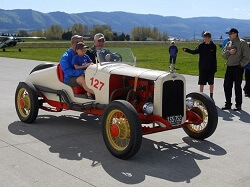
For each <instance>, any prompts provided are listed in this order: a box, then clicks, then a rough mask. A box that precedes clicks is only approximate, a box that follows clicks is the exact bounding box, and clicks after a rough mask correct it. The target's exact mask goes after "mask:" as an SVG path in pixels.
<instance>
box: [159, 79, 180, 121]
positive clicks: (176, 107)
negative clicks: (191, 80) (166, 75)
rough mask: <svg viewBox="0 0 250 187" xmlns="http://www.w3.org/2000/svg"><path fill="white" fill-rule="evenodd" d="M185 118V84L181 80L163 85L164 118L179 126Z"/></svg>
mask: <svg viewBox="0 0 250 187" xmlns="http://www.w3.org/2000/svg"><path fill="white" fill-rule="evenodd" d="M183 116H184V83H183V81H181V80H175V81H172V80H171V81H166V82H164V83H163V96H162V117H163V118H164V119H167V120H168V121H169V122H170V123H171V124H172V125H179V124H180V123H181V120H182V118H183Z"/></svg>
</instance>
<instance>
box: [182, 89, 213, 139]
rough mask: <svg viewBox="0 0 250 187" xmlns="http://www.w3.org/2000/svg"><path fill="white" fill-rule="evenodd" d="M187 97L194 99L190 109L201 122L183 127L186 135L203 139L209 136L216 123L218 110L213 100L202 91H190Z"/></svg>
mask: <svg viewBox="0 0 250 187" xmlns="http://www.w3.org/2000/svg"><path fill="white" fill-rule="evenodd" d="M187 97H191V98H193V99H194V107H193V108H192V109H191V111H193V112H195V113H196V114H198V115H199V116H200V117H201V118H202V119H203V122H202V123H201V124H198V125H196V124H189V125H187V126H185V127H183V129H184V131H185V132H186V134H187V135H188V136H190V137H191V138H195V139H200V140H204V139H206V138H208V137H209V136H211V135H212V134H213V133H214V131H215V129H216V127H217V123H218V112H217V109H216V106H215V104H214V102H213V100H212V99H211V98H210V97H208V96H207V95H206V94H204V93H190V94H188V95H187Z"/></svg>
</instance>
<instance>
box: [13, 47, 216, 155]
mask: <svg viewBox="0 0 250 187" xmlns="http://www.w3.org/2000/svg"><path fill="white" fill-rule="evenodd" d="M127 52H129V54H132V53H131V50H130V51H129V50H127ZM100 54H101V55H103V56H102V58H99V57H100V56H99V53H97V57H98V62H97V63H96V64H93V65H90V66H89V67H88V68H87V69H86V71H85V81H86V85H87V87H88V88H90V89H92V90H93V92H94V97H95V98H94V99H88V97H86V95H84V93H86V91H85V90H83V88H81V87H70V86H68V85H67V84H65V83H63V81H64V73H63V71H62V69H61V66H60V64H54V63H50V64H40V65H38V66H37V67H35V68H34V69H33V70H32V71H31V73H30V74H29V76H28V77H27V79H26V81H25V82H19V85H18V86H17V89H16V95H15V106H16V111H17V114H18V116H19V118H20V120H21V121H23V122H26V123H32V122H33V121H34V120H35V119H36V118H37V115H38V111H39V109H43V110H46V111H49V112H61V111H62V110H75V111H80V112H84V113H89V114H93V115H101V116H102V124H103V126H102V134H103V139H104V142H105V144H106V146H107V148H108V150H109V151H110V153H111V154H113V155H114V156H116V157H118V158H122V159H128V158H130V157H132V156H133V155H135V154H136V153H137V151H138V150H139V148H140V145H141V141H142V135H143V134H151V133H156V132H162V131H167V130H171V129H175V128H183V129H184V131H185V132H186V133H187V134H188V135H189V136H190V137H192V138H196V139H205V138H207V137H209V136H211V135H212V134H213V133H214V131H215V129H216V127H217V122H218V113H217V110H216V107H215V104H214V103H213V101H212V100H211V99H210V98H209V97H208V96H207V95H205V94H202V93H190V94H188V95H187V96H186V81H185V78H184V77H183V76H182V75H179V74H176V73H174V68H173V66H171V68H170V72H164V71H158V70H151V69H145V68H138V67H135V66H133V65H129V64H131V63H129V64H128V63H125V62H127V61H126V60H124V59H126V58H127V59H129V58H130V57H129V55H127V54H124V55H121V54H120V53H112V52H110V50H101V51H100ZM101 59H104V61H101ZM130 59H132V60H133V61H134V59H135V58H134V56H133V55H132V58H130ZM134 62H135V61H134ZM48 105H49V106H48Z"/></svg>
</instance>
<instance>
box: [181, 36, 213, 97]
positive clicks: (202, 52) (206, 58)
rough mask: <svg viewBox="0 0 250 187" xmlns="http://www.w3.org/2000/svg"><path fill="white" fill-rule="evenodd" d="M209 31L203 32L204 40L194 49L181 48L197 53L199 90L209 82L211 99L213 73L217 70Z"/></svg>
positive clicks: (201, 90) (202, 89)
mask: <svg viewBox="0 0 250 187" xmlns="http://www.w3.org/2000/svg"><path fill="white" fill-rule="evenodd" d="M211 37H212V36H211V33H210V32H204V33H203V40H204V42H203V43H201V44H199V45H198V46H197V47H196V48H195V49H194V50H191V49H188V48H183V51H184V52H187V53H190V54H199V81H198V84H199V85H200V92H203V91H204V85H206V84H207V83H208V84H209V90H210V98H211V99H212V100H213V92H214V74H215V73H216V71H217V58H216V50H217V48H216V45H215V44H214V43H213V42H212V41H211Z"/></svg>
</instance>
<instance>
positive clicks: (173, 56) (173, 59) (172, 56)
mask: <svg viewBox="0 0 250 187" xmlns="http://www.w3.org/2000/svg"><path fill="white" fill-rule="evenodd" d="M168 52H169V55H170V61H169V62H170V64H172V62H173V64H175V62H176V58H177V53H178V48H177V47H176V45H175V42H174V41H172V42H171V46H170V47H169V49H168Z"/></svg>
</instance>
